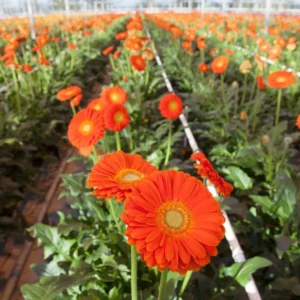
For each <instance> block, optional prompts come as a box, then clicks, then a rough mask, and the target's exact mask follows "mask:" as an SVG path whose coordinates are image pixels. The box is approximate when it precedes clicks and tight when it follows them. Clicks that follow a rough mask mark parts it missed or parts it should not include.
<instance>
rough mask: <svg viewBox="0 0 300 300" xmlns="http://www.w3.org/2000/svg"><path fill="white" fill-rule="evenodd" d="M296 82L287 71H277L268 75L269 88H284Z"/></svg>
mask: <svg viewBox="0 0 300 300" xmlns="http://www.w3.org/2000/svg"><path fill="white" fill-rule="evenodd" d="M295 82H296V77H295V76H294V75H293V74H292V73H290V72H287V71H277V72H274V73H272V74H270V75H269V76H268V85H269V87H270V88H273V89H274V88H275V89H276V88H277V89H284V88H287V87H289V86H291V85H293V84H294V83H295Z"/></svg>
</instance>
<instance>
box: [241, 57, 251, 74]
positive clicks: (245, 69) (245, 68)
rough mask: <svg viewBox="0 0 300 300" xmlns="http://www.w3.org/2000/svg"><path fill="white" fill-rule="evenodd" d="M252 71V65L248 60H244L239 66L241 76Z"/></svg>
mask: <svg viewBox="0 0 300 300" xmlns="http://www.w3.org/2000/svg"><path fill="white" fill-rule="evenodd" d="M251 69H252V64H251V62H250V61H249V60H245V61H244V62H243V63H242V64H241V65H240V71H241V73H243V74H247V73H249V72H250V71H251Z"/></svg>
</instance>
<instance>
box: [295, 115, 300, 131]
mask: <svg viewBox="0 0 300 300" xmlns="http://www.w3.org/2000/svg"><path fill="white" fill-rule="evenodd" d="M296 126H297V127H298V128H299V129H300V115H299V116H298V117H297V120H296Z"/></svg>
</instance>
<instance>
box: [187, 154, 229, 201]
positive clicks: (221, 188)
mask: <svg viewBox="0 0 300 300" xmlns="http://www.w3.org/2000/svg"><path fill="white" fill-rule="evenodd" d="M191 158H192V159H194V160H196V161H198V162H199V163H197V164H194V167H195V168H196V169H197V173H198V174H199V175H200V176H201V177H202V178H207V179H208V180H209V181H210V182H211V183H212V184H213V185H214V186H215V187H216V189H217V191H218V193H219V194H220V195H221V196H223V197H228V196H230V194H231V192H232V191H233V186H232V185H231V184H230V183H228V182H226V181H225V180H224V179H223V178H222V177H221V176H220V175H219V173H218V172H217V171H216V170H215V169H214V167H213V166H212V164H211V163H210V161H209V160H208V158H207V157H206V155H205V154H204V152H202V151H201V152H197V153H193V154H192V156H191Z"/></svg>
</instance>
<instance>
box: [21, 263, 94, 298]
mask: <svg viewBox="0 0 300 300" xmlns="http://www.w3.org/2000/svg"><path fill="white" fill-rule="evenodd" d="M93 276H94V274H93V273H92V272H91V269H90V267H89V266H88V265H86V264H84V265H82V266H81V267H80V268H79V269H78V270H76V271H75V273H73V274H72V275H59V276H50V277H42V278H41V280H40V282H38V283H34V284H25V285H23V286H22V287H21V291H22V293H23V295H24V297H25V299H28V300H41V299H43V300H52V299H56V297H57V296H58V295H59V294H60V293H61V292H63V291H65V290H66V289H68V288H70V287H73V286H77V285H80V284H84V283H85V282H87V281H88V280H89V279H90V278H91V277H93Z"/></svg>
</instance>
